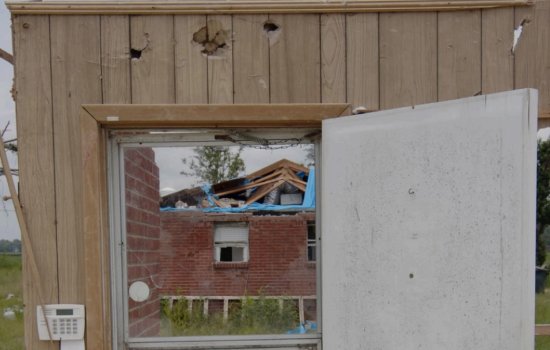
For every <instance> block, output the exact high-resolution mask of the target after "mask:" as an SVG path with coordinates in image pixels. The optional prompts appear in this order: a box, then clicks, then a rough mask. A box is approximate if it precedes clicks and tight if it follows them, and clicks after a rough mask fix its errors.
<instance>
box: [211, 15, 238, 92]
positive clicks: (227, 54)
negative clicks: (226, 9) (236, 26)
mask: <svg viewBox="0 0 550 350" xmlns="http://www.w3.org/2000/svg"><path fill="white" fill-rule="evenodd" d="M206 26H207V28H208V39H209V40H215V41H216V42H217V43H219V44H221V43H222V42H223V44H224V45H220V47H218V48H217V49H216V50H215V52H212V53H211V54H209V55H208V103H233V41H232V39H233V23H232V18H231V16H227V15H226V16H208V17H207V21H206Z"/></svg>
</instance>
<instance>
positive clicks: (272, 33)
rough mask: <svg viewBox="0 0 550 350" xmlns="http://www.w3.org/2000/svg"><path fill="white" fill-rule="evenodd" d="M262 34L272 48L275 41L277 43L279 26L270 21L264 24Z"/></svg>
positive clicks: (279, 33)
mask: <svg viewBox="0 0 550 350" xmlns="http://www.w3.org/2000/svg"><path fill="white" fill-rule="evenodd" d="M264 32H265V35H266V36H267V39H268V40H269V46H273V45H274V44H275V43H277V41H279V36H280V35H281V26H279V25H278V24H276V23H273V22H271V21H269V20H268V21H266V22H264Z"/></svg>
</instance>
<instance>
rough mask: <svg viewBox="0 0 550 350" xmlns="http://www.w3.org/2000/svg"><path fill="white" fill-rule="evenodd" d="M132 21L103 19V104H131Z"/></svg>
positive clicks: (112, 17)
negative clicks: (130, 39)
mask: <svg viewBox="0 0 550 350" xmlns="http://www.w3.org/2000/svg"><path fill="white" fill-rule="evenodd" d="M129 37H130V19H129V18H128V16H102V17H101V77H102V80H101V82H102V92H103V103H130V102H131V85H130V42H129V40H128V38H129Z"/></svg>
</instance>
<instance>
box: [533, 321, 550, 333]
mask: <svg viewBox="0 0 550 350" xmlns="http://www.w3.org/2000/svg"><path fill="white" fill-rule="evenodd" d="M535 335H544V336H549V335H550V324H536V325H535Z"/></svg>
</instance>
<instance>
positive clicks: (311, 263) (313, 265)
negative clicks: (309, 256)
mask: <svg viewBox="0 0 550 350" xmlns="http://www.w3.org/2000/svg"><path fill="white" fill-rule="evenodd" d="M306 266H307V267H310V268H314V267H316V266H317V262H316V261H308V262H307V264H306Z"/></svg>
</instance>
